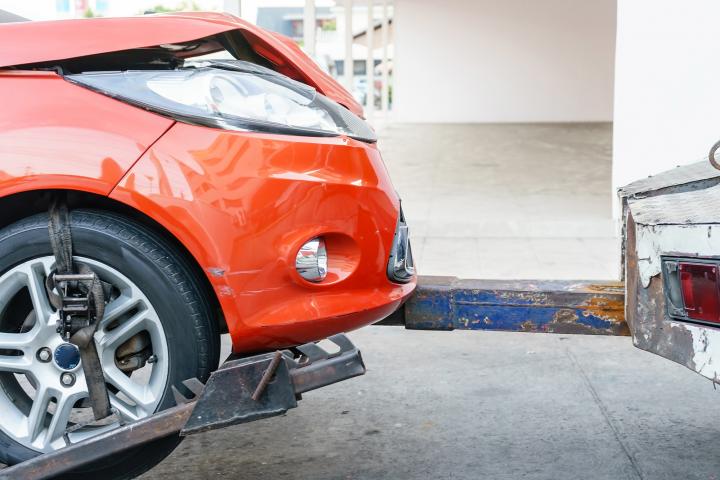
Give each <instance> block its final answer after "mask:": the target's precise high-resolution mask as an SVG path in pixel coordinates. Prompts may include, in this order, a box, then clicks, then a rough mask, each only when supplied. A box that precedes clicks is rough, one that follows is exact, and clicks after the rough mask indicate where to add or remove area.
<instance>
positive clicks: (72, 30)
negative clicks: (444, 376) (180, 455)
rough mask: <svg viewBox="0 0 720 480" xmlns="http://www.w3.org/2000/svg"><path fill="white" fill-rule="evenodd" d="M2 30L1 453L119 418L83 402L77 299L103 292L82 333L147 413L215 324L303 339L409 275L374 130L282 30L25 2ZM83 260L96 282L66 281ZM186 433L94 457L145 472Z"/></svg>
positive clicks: (200, 356)
mask: <svg viewBox="0 0 720 480" xmlns="http://www.w3.org/2000/svg"><path fill="white" fill-rule="evenodd" d="M0 39H2V41H0V104H1V105H2V111H1V112H2V113H0V158H1V159H2V160H1V162H0V305H1V313H0V411H1V412H2V415H0V461H1V462H3V463H6V464H14V463H18V462H22V461H24V460H27V459H29V458H32V457H33V456H36V455H39V454H40V453H46V452H51V451H54V450H57V449H60V448H63V447H65V446H66V445H68V444H72V443H74V442H78V441H81V440H82V439H84V438H88V437H90V436H93V435H97V434H98V433H100V432H103V431H107V430H108V429H112V428H114V426H116V425H115V424H112V423H110V424H107V425H104V426H100V427H99V426H97V425H92V426H84V425H83V423H82V421H81V420H79V419H80V418H82V416H83V411H87V410H88V409H89V408H90V406H89V403H88V395H89V394H88V381H87V379H86V376H85V374H84V369H83V368H82V367H83V365H82V363H83V361H82V359H84V358H85V357H84V356H82V352H83V351H82V350H80V351H79V350H78V346H77V342H70V341H68V337H69V332H72V331H80V330H82V329H83V328H85V327H87V326H88V325H79V326H77V325H75V323H73V322H74V320H73V315H71V314H69V313H68V312H73V311H74V310H73V308H76V309H78V311H79V310H82V309H83V308H85V309H87V308H88V303H87V302H89V300H87V298H90V296H91V294H92V295H99V296H100V297H99V298H102V301H101V302H100V304H98V303H97V302H96V303H95V305H94V307H93V308H94V309H95V310H94V314H97V316H98V317H100V319H99V321H98V324H97V325H96V328H95V329H94V330H93V331H92V334H91V336H90V337H89V338H90V340H88V342H89V343H86V345H91V346H92V347H94V349H95V350H96V351H97V355H96V356H95V358H97V359H98V360H99V362H100V364H101V367H102V377H101V381H104V382H105V384H106V389H107V392H108V396H109V401H110V403H111V405H112V407H113V409H114V410H115V411H116V412H118V415H119V416H120V417H121V419H122V420H123V421H133V420H137V419H140V418H143V417H146V416H148V415H152V414H153V413H155V412H158V411H160V410H163V409H166V408H169V407H170V406H172V405H174V402H173V396H172V393H171V387H172V386H174V385H179V384H180V382H182V381H183V380H185V379H188V378H198V379H200V380H204V379H206V378H207V377H208V376H209V374H210V373H211V371H213V370H214V369H215V368H217V365H218V361H219V350H220V335H221V333H223V332H228V333H229V334H230V337H231V339H232V349H233V353H234V354H235V355H246V354H249V353H254V352H263V351H269V350H273V349H279V348H285V347H292V346H295V345H298V344H302V343H305V342H311V341H316V340H319V339H322V338H325V337H327V336H329V335H332V334H335V333H338V332H345V331H349V330H352V329H356V328H359V327H362V326H365V325H368V324H371V323H374V322H377V321H379V320H381V319H382V318H384V317H386V316H388V315H389V314H391V313H392V312H393V311H394V310H396V309H397V308H398V307H399V306H400V305H401V303H402V302H403V301H404V300H405V299H406V298H407V297H408V296H409V295H410V293H411V292H412V291H413V288H414V286H415V272H414V266H413V261H412V254H411V249H410V246H409V241H408V230H407V226H406V224H405V220H404V218H403V214H402V211H401V208H400V200H399V198H398V195H397V194H396V192H395V190H394V189H393V187H392V184H391V182H390V179H389V177H388V174H387V171H386V169H385V167H384V164H383V161H382V158H381V155H380V152H379V151H378V148H377V145H376V136H375V133H374V131H373V130H372V129H371V128H370V127H369V126H368V124H367V123H366V122H365V121H364V120H363V118H362V110H361V107H360V106H359V105H358V104H357V103H356V102H355V101H354V100H353V98H352V96H351V95H350V94H349V93H347V92H346V91H345V90H344V89H343V88H342V87H341V86H340V85H338V84H337V83H336V82H335V81H334V80H333V79H332V78H331V77H329V76H328V75H326V74H325V73H323V72H322V71H321V70H320V69H319V68H318V67H317V66H316V65H315V64H314V63H313V62H312V61H311V60H310V59H309V58H308V57H307V56H306V55H305V54H304V53H303V52H302V51H301V50H300V49H299V48H298V47H297V46H296V45H295V44H294V43H293V42H291V41H290V40H289V39H286V38H284V37H281V36H278V35H275V34H272V33H269V32H267V31H264V30H262V29H260V28H257V27H255V26H252V25H250V24H247V23H245V22H243V21H241V20H239V19H237V18H235V17H233V16H229V15H224V14H211V13H193V14H186V13H183V14H174V15H150V16H144V17H136V18H100V19H83V20H65V21H54V22H19V23H11V24H4V25H0ZM59 204H61V206H62V208H59V207H57V205H59ZM54 206H55V207H54ZM53 208H58V210H57V211H56V212H57V217H53V214H51V215H50V218H49V213H48V212H49V211H50V212H53ZM53 222H55V223H53ZM53 224H54V225H55V226H54V227H53ZM49 225H50V228H49ZM64 229H67V232H68V235H70V234H71V243H70V244H68V238H70V237H69V236H68V238H65V237H64V236H63V232H65V230H64ZM63 242H64V243H63ZM58 244H59V245H64V246H63V247H62V248H61V249H59V248H58ZM59 251H60V252H69V255H71V257H68V258H70V259H71V260H70V261H69V262H68V263H67V265H66V266H67V268H68V269H74V272H73V275H75V276H72V275H70V274H69V273H68V275H70V276H67V275H66V276H65V277H64V276H63V269H62V268H61V265H60V264H61V261H60V260H61V257H62V253H58V252H59ZM66 260H67V258H66ZM83 272H85V274H84V273H83ZM87 272H91V275H90V274H87ZM83 275H85V276H83ZM88 275H90V276H88ZM86 277H87V278H94V279H95V280H93V282H94V283H92V286H91V287H88V290H87V292H86V293H87V297H82V296H66V297H63V296H62V295H63V292H64V291H65V290H63V289H66V288H70V287H72V286H73V285H75V284H82V282H83V278H86ZM62 282H66V283H65V284H63V285H66V287H63V288H58V287H57V285H58V283H62ZM73 282H75V283H73ZM67 286H69V287H67ZM58 297H60V298H59V300H58ZM92 298H94V299H96V298H98V297H92ZM58 302H60V305H61V307H62V309H63V312H65V313H64V314H63V315H60V314H59V313H58V312H59V310H60V309H59V308H58ZM83 302H86V303H85V304H83ZM83 305H84V306H83ZM73 329H75V330H73ZM83 348H84V347H83ZM88 348H90V347H88ZM176 444H177V439H172V438H171V439H162V440H158V441H156V442H154V443H152V444H151V445H149V446H146V447H144V448H143V449H142V450H141V451H138V450H137V449H136V450H134V451H130V452H129V453H127V454H124V455H122V456H117V457H113V458H112V459H108V460H105V461H104V462H102V463H99V464H96V465H93V466H92V468H88V469H87V470H85V471H84V472H82V474H83V475H85V476H86V477H87V478H109V477H111V476H112V477H128V476H132V475H136V474H138V473H141V472H142V471H145V470H146V469H148V468H150V467H151V466H152V465H154V464H155V463H157V462H158V461H159V460H160V459H162V458H163V457H164V456H165V455H167V454H168V453H169V452H170V451H171V450H172V448H174V447H175V445H176ZM74 478H82V475H80V476H75V477H74Z"/></svg>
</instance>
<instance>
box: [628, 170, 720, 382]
mask: <svg viewBox="0 0 720 480" xmlns="http://www.w3.org/2000/svg"><path fill="white" fill-rule="evenodd" d="M686 168H687V171H683V169H686ZM715 172H717V171H715ZM661 175H662V174H661ZM665 177H666V179H669V181H664V180H662V179H661V180H660V181H655V182H654V183H652V184H648V185H646V186H647V188H648V190H644V189H643V188H635V187H638V185H635V187H633V188H628V189H623V190H621V196H623V193H625V194H626V195H625V196H624V198H623V201H624V205H625V208H626V213H625V215H626V219H625V229H624V230H625V232H626V234H625V251H626V257H625V261H626V264H625V270H626V314H625V315H626V319H627V321H628V324H629V326H630V330H631V332H632V336H633V343H634V344H635V346H637V347H638V348H641V349H643V350H647V351H649V352H652V353H656V354H658V355H660V356H662V357H665V358H668V359H670V360H672V361H674V362H677V363H680V364H681V365H685V366H686V367H688V368H689V369H691V370H693V371H695V372H697V373H699V374H701V375H703V376H704V377H707V378H709V379H711V380H713V381H714V382H717V383H720V329H718V328H715V327H710V326H706V325H697V324H693V323H688V322H682V321H677V320H675V319H673V318H672V317H670V316H669V315H668V313H667V310H666V305H665V295H664V291H663V279H662V263H661V260H662V256H665V255H668V256H679V257H688V258H693V257H703V258H719V257H720V214H719V213H718V212H720V210H719V209H718V206H719V205H720V186H716V185H715V183H716V182H712V181H711V182H708V181H709V180H713V179H714V178H716V177H717V176H716V175H714V172H712V171H709V170H707V169H706V168H704V167H700V166H698V165H690V166H688V167H679V168H678V169H676V170H674V171H672V172H671V173H669V174H666V175H665ZM673 178H674V179H679V181H678V182H673V181H672V179H673ZM629 192H631V193H629Z"/></svg>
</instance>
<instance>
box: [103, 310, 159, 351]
mask: <svg viewBox="0 0 720 480" xmlns="http://www.w3.org/2000/svg"><path fill="white" fill-rule="evenodd" d="M146 318H147V317H146V312H144V311H141V312H138V313H136V314H135V315H133V316H132V317H130V318H128V319H127V320H125V321H123V322H122V323H121V324H120V325H118V326H117V327H115V328H113V329H112V330H105V329H103V330H102V331H101V332H99V337H100V338H99V339H98V338H97V337H96V339H97V341H98V343H99V344H100V346H101V347H102V349H103V350H114V349H115V348H117V346H118V345H120V344H122V343H123V342H125V341H126V340H128V339H129V338H130V337H132V336H133V335H135V334H136V333H139V332H141V331H142V330H143V329H144V328H145V320H146Z"/></svg>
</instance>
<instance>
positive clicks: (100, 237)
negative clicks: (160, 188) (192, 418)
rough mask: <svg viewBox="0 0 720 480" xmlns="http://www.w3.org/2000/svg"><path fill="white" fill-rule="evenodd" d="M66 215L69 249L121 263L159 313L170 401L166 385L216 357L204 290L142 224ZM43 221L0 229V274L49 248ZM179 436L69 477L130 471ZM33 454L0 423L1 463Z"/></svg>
mask: <svg viewBox="0 0 720 480" xmlns="http://www.w3.org/2000/svg"><path fill="white" fill-rule="evenodd" d="M70 219H71V228H72V238H73V254H74V255H76V256H80V257H87V258H91V259H93V260H96V261H99V262H103V263H105V264H107V265H109V266H111V267H113V268H114V269H116V270H118V271H120V272H121V273H122V274H123V275H125V276H126V277H128V278H129V279H130V280H132V281H133V282H134V283H135V284H136V285H137V286H138V287H139V288H140V289H141V290H142V291H143V293H144V294H145V295H146V296H147V298H148V300H149V301H150V303H151V304H152V305H153V307H154V308H155V310H156V312H157V313H158V315H159V317H160V320H161V322H162V325H163V330H164V332H165V336H166V339H167V344H168V349H169V362H168V363H169V368H170V372H169V377H168V382H167V384H166V386H165V392H164V394H163V396H162V399H161V401H160V404H159V407H158V411H160V410H164V409H167V408H170V407H172V406H174V404H175V402H174V400H173V396H172V393H171V389H170V386H171V385H180V382H182V381H183V380H186V379H188V378H192V377H197V378H199V379H200V380H202V381H205V380H206V379H207V378H208V376H209V375H210V373H211V372H212V370H214V369H215V368H216V367H217V364H218V357H219V351H220V337H219V333H218V326H217V322H216V321H215V319H214V316H213V315H212V310H211V308H210V304H209V302H208V298H207V292H205V291H204V289H203V287H202V286H201V285H202V284H201V283H200V281H199V279H198V278H197V277H196V275H195V274H193V270H192V268H191V267H190V266H189V265H188V263H187V261H186V260H185V257H184V256H183V255H182V254H181V253H180V252H177V251H176V249H175V248H174V247H173V246H172V245H170V244H169V243H168V242H166V241H164V240H163V239H162V238H161V237H160V236H158V235H156V234H154V233H153V232H152V231H151V230H150V229H149V228H147V227H145V226H144V225H142V224H139V223H138V222H136V221H134V220H131V219H130V218H128V217H125V216H121V215H118V214H115V213H108V212H103V211H97V210H74V211H72V212H71V214H70ZM47 225H48V216H47V214H39V215H34V216H32V217H28V218H26V219H24V220H20V221H18V222H16V223H14V224H12V225H10V226H8V227H5V228H3V229H2V230H0V274H2V273H4V272H6V271H8V270H9V269H10V268H12V267H14V266H16V265H19V264H21V263H22V262H25V261H27V260H30V259H33V258H38V257H43V256H46V255H52V250H51V247H50V240H49V236H48V231H47ZM179 443H180V439H179V437H178V436H177V435H175V436H171V437H168V438H163V439H160V440H156V441H154V442H153V443H151V444H149V445H144V446H143V447H141V448H137V449H134V450H130V451H128V452H125V453H124V454H122V455H117V456H114V457H112V458H109V459H105V460H103V461H101V462H97V463H95V464H93V465H91V466H89V467H85V468H83V469H82V470H80V471H78V472H73V473H72V474H71V475H68V476H67V478H73V479H74V480H79V479H97V478H103V479H125V478H133V477H135V476H138V475H140V474H142V473H143V472H145V471H147V470H149V469H150V468H152V467H153V466H155V465H156V464H157V463H159V462H160V461H161V460H162V459H164V458H165V457H166V456H167V455H168V454H170V452H172V450H173V449H174V448H175V447H176V446H177V445H178V444H179ZM38 454H39V453H38V452H36V451H34V450H30V449H28V448H26V447H25V446H23V445H21V444H19V443H17V442H15V441H14V440H12V439H11V438H10V437H9V436H7V435H6V434H4V433H3V432H2V431H0V461H2V462H3V463H5V464H8V465H13V464H16V463H19V462H22V461H25V460H28V459H30V458H32V457H34V456H37V455H38Z"/></svg>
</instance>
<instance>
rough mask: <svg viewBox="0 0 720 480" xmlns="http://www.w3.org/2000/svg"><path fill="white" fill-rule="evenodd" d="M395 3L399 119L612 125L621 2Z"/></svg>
mask: <svg viewBox="0 0 720 480" xmlns="http://www.w3.org/2000/svg"><path fill="white" fill-rule="evenodd" d="M629 1H635V0H629ZM641 3H649V2H641ZM719 3H720V2H719ZM395 5H396V22H397V25H396V28H397V30H396V37H395V38H396V50H395V53H396V55H395V64H394V69H395V71H394V77H395V78H394V84H393V97H394V102H395V104H394V109H395V118H396V120H399V121H405V122H564V121H610V120H611V119H612V104H613V100H612V98H613V64H614V43H615V9H616V6H615V0H445V1H442V2H439V1H437V0H396V2H395Z"/></svg>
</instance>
